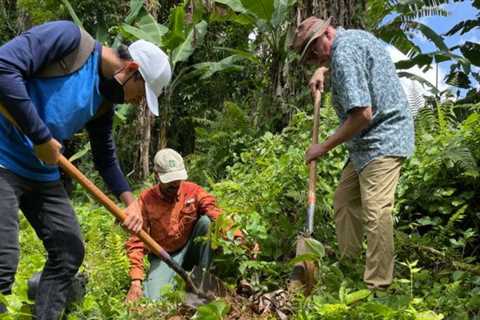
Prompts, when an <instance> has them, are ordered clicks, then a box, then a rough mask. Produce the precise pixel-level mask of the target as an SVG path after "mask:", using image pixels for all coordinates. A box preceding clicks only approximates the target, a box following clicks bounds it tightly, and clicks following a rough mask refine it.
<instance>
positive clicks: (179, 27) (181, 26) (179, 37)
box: [162, 6, 186, 50]
mask: <svg viewBox="0 0 480 320" xmlns="http://www.w3.org/2000/svg"><path fill="white" fill-rule="evenodd" d="M168 21H169V32H168V33H167V34H166V35H165V36H164V37H163V39H162V42H163V44H164V46H166V47H167V48H168V49H170V50H174V49H175V48H176V47H178V46H180V45H181V44H182V43H183V42H184V41H185V38H186V36H185V29H186V25H185V9H184V8H183V7H182V6H176V7H175V8H173V9H172V10H171V11H170V16H169V18H168Z"/></svg>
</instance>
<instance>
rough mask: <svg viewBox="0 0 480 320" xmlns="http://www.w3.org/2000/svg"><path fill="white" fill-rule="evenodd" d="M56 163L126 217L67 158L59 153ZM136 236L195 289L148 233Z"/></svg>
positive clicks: (106, 206)
mask: <svg viewBox="0 0 480 320" xmlns="http://www.w3.org/2000/svg"><path fill="white" fill-rule="evenodd" d="M58 165H59V166H60V167H61V168H62V169H63V170H64V171H65V172H66V173H67V174H68V175H69V176H71V177H72V178H73V179H75V180H76V181H77V182H78V183H80V184H81V185H82V186H83V187H84V188H85V190H87V191H88V193H90V194H91V195H92V196H93V197H94V198H95V199H96V200H97V201H98V202H100V203H101V204H102V205H103V206H104V207H105V208H107V210H108V211H110V212H111V213H112V214H113V215H114V216H115V217H116V218H117V219H118V220H120V221H121V222H124V221H125V219H126V218H127V215H126V214H125V211H124V210H123V209H121V208H119V207H118V206H117V205H116V204H115V202H113V201H112V200H111V199H110V198H109V197H108V196H107V195H105V194H104V193H103V192H102V191H101V190H100V189H99V188H98V187H97V186H96V185H95V184H93V182H92V181H90V180H89V179H88V178H87V177H86V176H85V175H84V174H83V173H82V172H80V170H78V169H77V168H76V167H75V166H74V165H73V164H72V163H71V162H70V161H68V159H67V158H65V157H64V156H63V155H60V158H59V160H58ZM137 236H138V237H139V238H140V240H142V241H143V243H145V245H146V246H147V247H148V248H149V249H150V250H151V251H152V252H153V253H154V254H155V255H156V256H157V257H159V258H161V259H162V260H163V261H164V262H165V263H166V264H167V265H168V266H169V267H170V268H172V269H173V270H175V272H177V273H178V274H179V275H180V276H181V277H182V278H183V279H184V280H185V282H187V284H188V285H189V286H190V287H192V289H193V290H196V289H197V288H196V286H195V285H194V284H193V282H192V280H191V279H190V277H189V276H188V274H187V273H186V271H185V270H184V269H182V268H181V267H180V265H179V264H178V263H176V262H175V261H174V260H173V259H172V258H171V257H170V255H169V254H168V252H167V251H165V249H163V248H162V246H160V245H159V244H158V243H157V242H156V241H155V240H153V239H152V237H150V235H149V234H148V233H146V232H145V231H144V230H141V231H140V232H139V233H138V234H137Z"/></svg>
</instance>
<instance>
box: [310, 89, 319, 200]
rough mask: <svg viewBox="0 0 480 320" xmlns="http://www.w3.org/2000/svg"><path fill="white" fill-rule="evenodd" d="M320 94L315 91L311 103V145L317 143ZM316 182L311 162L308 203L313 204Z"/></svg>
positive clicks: (315, 163)
mask: <svg viewBox="0 0 480 320" xmlns="http://www.w3.org/2000/svg"><path fill="white" fill-rule="evenodd" d="M321 97H322V94H321V92H320V91H319V90H317V91H315V96H314V103H313V129H312V144H317V143H318V127H319V123H320V102H321ZM316 181H317V162H316V161H315V160H313V161H311V162H310V164H309V175H308V203H309V204H311V203H315V184H316Z"/></svg>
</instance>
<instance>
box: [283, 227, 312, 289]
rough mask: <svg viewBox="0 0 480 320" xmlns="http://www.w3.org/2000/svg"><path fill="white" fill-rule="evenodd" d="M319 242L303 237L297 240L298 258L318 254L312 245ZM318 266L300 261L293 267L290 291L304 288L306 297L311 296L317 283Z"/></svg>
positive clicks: (310, 262)
mask: <svg viewBox="0 0 480 320" xmlns="http://www.w3.org/2000/svg"><path fill="white" fill-rule="evenodd" d="M316 242H318V241H317V240H315V239H313V238H312V237H305V236H303V235H301V236H299V237H298V238H297V248H296V256H297V257H298V256H302V255H305V254H308V253H316V250H312V249H313V248H312V243H316ZM316 274H317V265H316V264H315V263H314V262H313V261H308V260H306V261H300V262H297V263H296V264H295V265H294V267H293V272H292V275H291V276H290V281H289V285H288V288H289V290H298V289H300V288H303V291H304V293H305V295H309V294H310V293H311V292H312V290H313V287H314V286H315V282H316Z"/></svg>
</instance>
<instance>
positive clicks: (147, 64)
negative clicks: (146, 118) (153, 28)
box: [128, 40, 172, 116]
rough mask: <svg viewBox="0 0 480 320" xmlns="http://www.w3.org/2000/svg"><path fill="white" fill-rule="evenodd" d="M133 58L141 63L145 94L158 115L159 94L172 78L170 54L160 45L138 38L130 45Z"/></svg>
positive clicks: (152, 109) (151, 108)
mask: <svg viewBox="0 0 480 320" xmlns="http://www.w3.org/2000/svg"><path fill="white" fill-rule="evenodd" d="M128 52H129V53H130V56H132V59H133V60H134V61H136V62H138V64H139V65H140V68H139V69H140V70H139V71H140V74H141V75H142V77H143V80H145V96H146V98H147V105H148V109H150V111H151V112H152V113H153V114H154V115H156V116H158V96H159V95H160V94H161V93H162V90H163V88H165V87H166V86H167V85H168V84H169V82H170V79H171V78H172V70H171V68H170V62H169V61H168V56H167V55H166V53H165V52H163V51H162V49H160V48H159V47H157V46H156V45H154V44H153V43H151V42H148V41H145V40H137V41H135V42H134V43H132V44H131V45H129V46H128Z"/></svg>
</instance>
